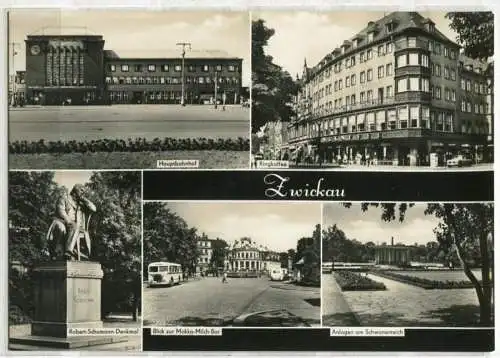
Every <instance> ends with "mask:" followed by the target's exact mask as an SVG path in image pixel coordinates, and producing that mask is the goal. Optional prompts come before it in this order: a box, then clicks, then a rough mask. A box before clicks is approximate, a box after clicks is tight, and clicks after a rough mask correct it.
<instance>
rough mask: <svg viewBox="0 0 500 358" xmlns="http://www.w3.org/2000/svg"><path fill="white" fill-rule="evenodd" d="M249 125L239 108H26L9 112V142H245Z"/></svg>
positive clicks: (150, 106) (242, 109)
mask: <svg viewBox="0 0 500 358" xmlns="http://www.w3.org/2000/svg"><path fill="white" fill-rule="evenodd" d="M249 121H250V110H249V109H248V108H243V107H241V106H227V107H226V110H225V111H223V110H222V107H219V108H218V109H215V108H214V107H213V106H209V105H203V106H186V107H181V106H177V105H113V106H66V107H24V108H12V109H11V110H10V111H9V140H10V141H14V140H28V141H38V140H40V139H45V140H47V141H54V140H92V139H104V138H108V139H112V138H119V139H127V138H137V137H142V138H146V139H150V140H151V139H154V138H164V137H174V138H199V137H205V138H237V137H243V138H248V136H249Z"/></svg>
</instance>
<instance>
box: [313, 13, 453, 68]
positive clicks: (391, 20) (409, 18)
mask: <svg viewBox="0 0 500 358" xmlns="http://www.w3.org/2000/svg"><path fill="white" fill-rule="evenodd" d="M428 23H433V22H432V20H430V19H429V18H424V17H423V16H422V15H420V14H419V13H418V12H403V11H396V12H392V13H390V14H388V15H386V16H384V17H383V18H381V19H379V20H377V21H370V22H368V24H367V26H366V27H365V28H364V29H363V30H361V31H359V32H358V33H356V34H354V35H353V36H352V37H351V38H350V39H346V40H344V41H343V43H342V44H341V45H339V46H338V47H342V46H350V45H351V44H352V40H354V39H360V40H361V43H360V44H359V45H358V47H361V46H363V45H364V44H365V40H366V39H367V37H368V33H370V32H373V41H372V42H377V41H378V40H381V39H383V38H385V37H387V36H389V35H394V34H397V33H400V32H403V31H405V30H407V29H419V30H422V31H425V32H428V33H429V35H432V36H434V37H437V38H438V39H440V40H441V41H443V42H447V43H449V44H453V45H455V46H456V47H459V45H457V44H456V43H455V42H453V41H452V40H450V39H449V38H447V37H446V36H445V35H443V33H442V32H440V31H439V30H438V29H435V30H434V31H433V32H432V33H431V32H429V31H428V29H427V27H426V24H428ZM388 24H394V26H395V29H394V31H393V32H391V33H389V32H388V31H387V29H386V25H388ZM338 47H337V48H335V49H334V50H333V51H332V52H331V53H328V54H327V55H326V56H325V57H324V58H323V59H322V60H321V61H320V62H319V63H318V64H317V65H316V66H314V68H313V72H315V71H317V70H319V69H320V68H321V67H320V65H321V64H322V63H324V62H327V61H329V60H331V59H333V58H334V57H333V56H332V57H331V55H332V54H335V53H337V51H338ZM351 50H352V47H348V48H347V50H346V51H345V54H348V53H349V52H351ZM357 50H358V49H357V48H356V49H355V51H357ZM343 55H344V54H342V55H341V56H343ZM330 57H331V58H330Z"/></svg>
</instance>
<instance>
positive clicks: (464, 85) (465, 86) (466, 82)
mask: <svg viewBox="0 0 500 358" xmlns="http://www.w3.org/2000/svg"><path fill="white" fill-rule="evenodd" d="M472 84H474V87H472ZM460 88H461V89H462V90H464V91H467V92H473V93H476V94H489V93H490V87H489V86H488V85H487V84H486V83H481V82H476V81H471V80H470V79H465V78H462V79H461V80H460Z"/></svg>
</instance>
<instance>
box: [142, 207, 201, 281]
mask: <svg viewBox="0 0 500 358" xmlns="http://www.w3.org/2000/svg"><path fill="white" fill-rule="evenodd" d="M143 210H144V213H143V220H144V222H143V226H144V228H143V237H144V267H145V268H146V267H147V265H148V264H150V263H151V262H154V261H170V262H175V263H179V264H181V266H182V268H183V270H187V271H189V272H190V273H194V272H195V269H196V264H197V262H198V257H199V250H198V239H199V235H198V234H197V230H196V229H195V228H189V227H188V225H187V223H186V221H185V220H184V219H182V218H181V217H179V216H178V215H177V214H175V213H173V212H172V211H171V210H170V209H168V206H167V205H165V204H163V203H146V204H145V205H144V209H143Z"/></svg>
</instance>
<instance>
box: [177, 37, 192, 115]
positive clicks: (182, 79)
mask: <svg viewBox="0 0 500 358" xmlns="http://www.w3.org/2000/svg"><path fill="white" fill-rule="evenodd" d="M177 46H182V68H181V77H182V78H181V106H185V105H186V104H185V102H184V58H185V57H186V47H189V49H190V50H191V43H189V42H178V43H177Z"/></svg>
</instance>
